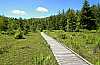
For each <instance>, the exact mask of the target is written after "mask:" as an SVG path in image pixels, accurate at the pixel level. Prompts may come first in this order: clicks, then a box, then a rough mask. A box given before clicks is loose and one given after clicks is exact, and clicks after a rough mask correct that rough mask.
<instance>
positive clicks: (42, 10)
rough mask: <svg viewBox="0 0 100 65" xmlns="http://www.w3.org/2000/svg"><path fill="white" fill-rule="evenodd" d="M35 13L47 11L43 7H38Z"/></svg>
mask: <svg viewBox="0 0 100 65" xmlns="http://www.w3.org/2000/svg"><path fill="white" fill-rule="evenodd" d="M36 11H37V12H40V13H47V12H48V9H47V8H45V7H38V8H36Z"/></svg>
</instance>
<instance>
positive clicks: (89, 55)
mask: <svg viewBox="0 0 100 65" xmlns="http://www.w3.org/2000/svg"><path fill="white" fill-rule="evenodd" d="M48 33H49V34H48V35H50V36H52V37H54V38H56V39H57V40H58V41H60V42H62V43H64V45H65V46H66V47H69V48H71V49H72V50H74V51H75V52H77V53H78V54H80V55H81V56H82V57H84V58H85V59H87V60H88V61H90V62H91V63H93V64H94V65H98V64H99V63H100V60H99V58H100V34H99V33H97V32H91V31H90V32H89V31H88V32H83V31H82V32H62V33H61V32H60V31H53V32H48Z"/></svg>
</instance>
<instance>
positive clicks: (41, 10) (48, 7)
mask: <svg viewBox="0 0 100 65" xmlns="http://www.w3.org/2000/svg"><path fill="white" fill-rule="evenodd" d="M98 2H99V3H100V0H89V3H90V4H91V5H93V4H97V3H98ZM82 5H83V0H0V14H1V15H5V16H9V17H17V18H19V17H23V18H31V17H32V18H33V17H36V18H37V17H40V18H41V17H46V16H50V15H54V14H56V13H57V12H58V11H59V10H62V9H65V10H67V9H68V8H73V9H75V10H76V9H81V7H82Z"/></svg>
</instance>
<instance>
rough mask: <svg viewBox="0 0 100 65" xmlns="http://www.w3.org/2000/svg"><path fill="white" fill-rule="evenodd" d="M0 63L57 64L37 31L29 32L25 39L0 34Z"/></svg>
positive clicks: (20, 64)
mask: <svg viewBox="0 0 100 65" xmlns="http://www.w3.org/2000/svg"><path fill="white" fill-rule="evenodd" d="M0 65H57V62H56V60H55V58H54V56H53V54H52V52H51V50H50V49H49V46H48V45H47V43H46V42H45V41H44V39H43V38H42V37H41V35H40V34H39V33H29V34H27V35H26V39H15V38H14V36H8V35H1V34H0Z"/></svg>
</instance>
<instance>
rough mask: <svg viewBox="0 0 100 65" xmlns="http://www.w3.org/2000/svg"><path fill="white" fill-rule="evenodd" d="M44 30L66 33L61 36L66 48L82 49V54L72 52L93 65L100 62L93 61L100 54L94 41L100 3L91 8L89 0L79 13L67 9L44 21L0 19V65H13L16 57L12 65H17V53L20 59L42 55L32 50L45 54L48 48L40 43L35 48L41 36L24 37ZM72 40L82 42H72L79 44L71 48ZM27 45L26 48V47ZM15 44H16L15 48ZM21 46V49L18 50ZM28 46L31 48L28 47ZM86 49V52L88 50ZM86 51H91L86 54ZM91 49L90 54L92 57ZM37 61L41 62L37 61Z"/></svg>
mask: <svg viewBox="0 0 100 65" xmlns="http://www.w3.org/2000/svg"><path fill="white" fill-rule="evenodd" d="M43 30H50V31H52V30H63V31H64V33H65V32H66V33H65V34H62V35H61V39H64V41H66V42H67V43H68V44H67V45H68V46H69V47H70V46H71V48H73V47H74V46H75V48H74V49H77V48H78V49H79V50H81V52H78V51H77V50H75V51H76V52H78V53H79V54H80V55H82V56H84V57H85V58H88V57H89V59H88V60H89V61H91V62H92V63H94V64H95V63H100V61H96V60H97V59H98V58H97V57H98V55H99V53H98V50H100V44H99V41H97V39H99V37H98V36H99V33H100V4H99V3H98V4H94V5H90V4H89V2H88V0H84V3H83V6H82V8H81V9H80V10H74V9H71V8H69V9H68V10H67V11H65V10H62V11H59V13H58V14H57V15H52V16H50V17H46V18H31V19H22V18H19V19H17V18H10V17H6V16H0V62H2V63H3V64H2V65H11V64H13V63H14V60H12V59H14V58H15V57H18V59H16V60H15V62H16V63H17V62H20V60H22V59H20V58H21V56H19V55H20V54H19V55H18V53H19V52H21V53H22V56H23V55H24V54H25V55H26V56H25V58H26V57H29V55H30V57H31V59H32V55H37V56H36V58H37V57H39V56H41V55H39V56H38V54H39V53H37V52H38V51H37V50H35V49H38V50H41V51H44V50H46V49H47V47H48V46H45V45H44V44H43V43H41V44H40V45H38V43H39V42H41V41H38V40H41V37H39V34H38V33H37V34H36V33H34V34H36V36H34V34H33V35H32V36H31V37H30V36H27V34H29V32H38V31H43ZM67 32H68V33H67ZM75 32H79V33H75ZM83 32H87V33H83ZM89 32H94V33H89ZM62 33H63V32H62ZM55 34H56V33H55ZM70 35H72V37H71V38H70V37H69V36H70ZM78 36H79V37H78ZM91 36H92V37H91ZM96 36H97V37H96ZM35 37H36V39H35ZM37 37H38V38H37ZM68 37H69V38H68ZM58 38H59V37H58ZM73 38H75V39H79V38H80V39H81V41H80V40H75V41H76V42H77V43H79V44H80V45H79V44H78V46H77V45H76V43H75V45H74V44H73V43H74V42H73V41H71V39H72V40H74V39H73ZM65 39H67V40H65ZM42 40H43V39H42ZM31 43H33V44H31ZM28 44H29V46H27V45H28ZM16 45H18V48H17V46H16ZM23 45H24V47H21V46H23ZM31 45H32V46H33V47H30V46H31ZM34 45H35V46H34ZM41 45H44V46H43V47H44V48H45V49H41V47H38V46H41ZM92 46H93V47H92ZM20 47H21V49H20ZM81 47H82V48H81ZM88 47H89V49H87V48H88ZM33 48H34V49H33ZM14 49H15V50H14ZM24 49H25V50H24ZM28 50H29V51H28ZM88 50H90V51H89V52H87V51H88ZM91 50H92V51H93V54H92V51H91ZM84 51H86V53H87V54H84ZM13 53H15V54H17V56H16V55H14V54H13ZM34 53H36V54H34ZM41 53H42V52H41ZM95 53H96V54H95ZM47 54H49V53H47ZM44 55H45V53H44ZM51 55H52V54H51ZM51 55H50V56H51ZM45 56H47V55H45ZM45 56H44V57H45ZM30 57H29V58H30ZM92 57H93V58H94V57H95V58H94V59H95V61H94V60H91V58H92ZM23 58H24V57H23ZM42 59H43V58H42ZM36 60H38V61H40V60H39V59H36ZM43 60H44V59H43ZM26 61H27V62H28V61H30V62H31V61H32V60H23V62H22V63H24V62H26ZM51 61H52V60H51ZM51 61H50V62H51ZM9 62H13V63H11V64H6V63H9ZM36 63H37V61H36ZM38 63H40V62H38ZM48 63H49V62H48ZM19 65H20V64H19ZM21 65H23V64H21ZM28 65H31V64H28ZM36 65H38V64H36ZM41 65H44V64H41ZM45 65H47V64H45ZM53 65H54V64H53Z"/></svg>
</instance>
